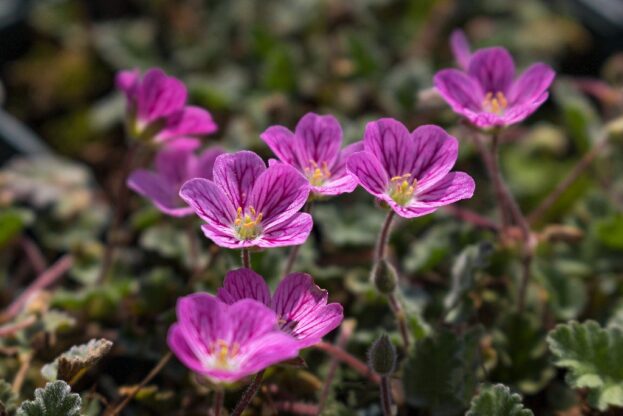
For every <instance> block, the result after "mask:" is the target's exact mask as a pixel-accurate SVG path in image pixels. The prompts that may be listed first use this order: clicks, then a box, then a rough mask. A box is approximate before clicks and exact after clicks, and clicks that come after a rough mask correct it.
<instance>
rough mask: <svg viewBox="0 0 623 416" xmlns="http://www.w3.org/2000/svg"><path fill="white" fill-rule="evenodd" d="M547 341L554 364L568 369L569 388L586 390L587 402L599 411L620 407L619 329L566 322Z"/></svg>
mask: <svg viewBox="0 0 623 416" xmlns="http://www.w3.org/2000/svg"><path fill="white" fill-rule="evenodd" d="M547 342H548V344H549V348H550V350H551V351H552V353H553V354H554V356H555V364H556V365H557V366H558V367H562V368H565V369H567V370H568V372H567V377H566V381H567V383H568V384H569V385H570V386H571V387H573V388H587V389H588V390H589V394H588V402H589V404H590V405H591V406H593V407H596V408H597V409H599V410H602V411H603V410H606V409H607V408H608V406H623V330H622V329H621V328H619V327H611V328H607V329H604V328H602V327H601V326H599V324H598V323H597V322H594V321H586V322H584V323H579V322H570V323H568V324H561V325H558V326H557V327H556V328H554V329H553V330H552V331H550V333H549V335H548V337H547Z"/></svg>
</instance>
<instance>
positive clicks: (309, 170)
mask: <svg viewBox="0 0 623 416" xmlns="http://www.w3.org/2000/svg"><path fill="white" fill-rule="evenodd" d="M260 137H261V138H262V140H264V141H265V142H266V144H267V145H268V147H270V149H271V150H272V151H273V152H274V153H275V155H277V157H278V158H279V160H281V161H282V162H283V163H286V164H288V165H290V166H293V167H295V168H296V169H297V170H298V171H299V172H301V173H302V174H303V176H305V178H307V180H308V181H309V184H310V186H311V190H312V192H313V193H314V194H318V195H339V194H342V193H346V192H352V191H353V190H354V189H355V188H356V187H357V181H355V180H354V179H353V177H352V176H351V175H350V174H349V173H348V172H347V171H346V159H347V158H348V156H349V155H351V154H352V153H354V152H356V151H359V150H362V144H361V143H360V142H359V143H353V144H351V145H350V146H347V147H346V148H344V149H343V150H340V146H341V144H342V128H341V127H340V124H339V122H338V121H337V120H336V119H335V117H333V116H331V115H326V116H321V115H318V114H314V113H307V114H306V115H305V116H303V118H301V120H300V121H299V122H298V124H297V125H296V130H295V131H294V133H292V132H291V131H290V130H288V129H287V128H285V127H283V126H271V127H269V128H268V129H267V130H266V131H265V132H264V133H262V134H261V136H260Z"/></svg>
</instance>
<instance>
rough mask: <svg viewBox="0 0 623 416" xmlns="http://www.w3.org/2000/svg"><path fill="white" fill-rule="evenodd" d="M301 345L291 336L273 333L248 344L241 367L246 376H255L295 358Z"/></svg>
mask: <svg viewBox="0 0 623 416" xmlns="http://www.w3.org/2000/svg"><path fill="white" fill-rule="evenodd" d="M300 349H301V345H300V344H299V343H298V342H297V341H296V340H295V339H294V338H292V337H291V336H289V335H286V334H284V333H282V332H278V331H273V332H270V333H267V334H265V335H263V336H262V337H258V338H257V339H254V340H252V341H251V342H249V343H248V345H247V348H246V350H245V352H244V361H243V362H242V363H241V367H242V369H243V371H244V373H246V374H245V375H251V374H255V373H257V372H258V371H260V370H263V369H265V368H267V367H270V366H271V365H273V364H277V363H280V362H282V361H285V360H289V359H292V358H295V357H296V356H298V354H299V350H300Z"/></svg>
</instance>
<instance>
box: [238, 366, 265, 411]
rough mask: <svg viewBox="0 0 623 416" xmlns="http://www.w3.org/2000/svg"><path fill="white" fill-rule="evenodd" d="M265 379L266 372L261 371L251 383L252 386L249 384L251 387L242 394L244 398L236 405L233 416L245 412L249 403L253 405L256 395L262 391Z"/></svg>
mask: <svg viewBox="0 0 623 416" xmlns="http://www.w3.org/2000/svg"><path fill="white" fill-rule="evenodd" d="M263 378H264V370H262V371H260V372H259V373H257V374H256V375H255V377H254V378H253V381H252V382H251V384H249V387H247V389H246V390H245V391H244V393H243V394H242V397H241V398H240V401H239V402H238V404H237V405H236V407H235V409H234V410H233V412H231V416H240V415H241V414H242V412H244V409H246V408H247V406H249V403H251V400H252V399H253V397H255V394H256V393H257V391H258V390H259V389H260V386H261V385H262V379H263Z"/></svg>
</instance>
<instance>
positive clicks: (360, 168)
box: [347, 118, 475, 218]
mask: <svg viewBox="0 0 623 416" xmlns="http://www.w3.org/2000/svg"><path fill="white" fill-rule="evenodd" d="M363 147H364V151H363V152H358V153H355V154H353V155H352V156H351V157H350V159H349V160H348V163H347V168H348V170H349V171H350V172H351V173H352V174H353V176H355V177H356V178H357V180H358V181H359V184H360V185H361V186H363V187H364V188H365V189H366V191H368V192H370V193H371V194H372V195H374V196H376V197H377V198H378V199H380V200H382V201H385V202H386V203H387V204H388V205H389V206H390V207H391V208H392V209H393V210H394V211H395V212H396V213H397V214H398V215H400V216H402V217H405V218H412V217H419V216H422V215H426V214H430V213H431V212H434V211H435V210H436V209H437V208H439V207H440V206H443V205H448V204H451V203H453V202H456V201H458V200H460V199H466V198H471V197H472V195H473V194H474V187H475V184H474V180H473V179H472V178H471V176H469V175H468V174H466V173H463V172H450V169H452V167H453V166H454V164H455V162H456V159H457V156H458V149H459V145H458V142H457V140H456V139H455V138H454V137H452V136H450V135H448V133H446V132H445V131H444V130H443V129H442V128H440V127H437V126H432V125H430V126H421V127H418V128H417V129H415V130H414V131H413V133H411V134H409V131H408V130H407V128H406V127H405V126H404V125H402V124H401V123H400V122H398V121H396V120H394V119H391V118H384V119H380V120H378V121H374V122H371V123H368V125H367V126H366V131H365V133H364V139H363Z"/></svg>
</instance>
